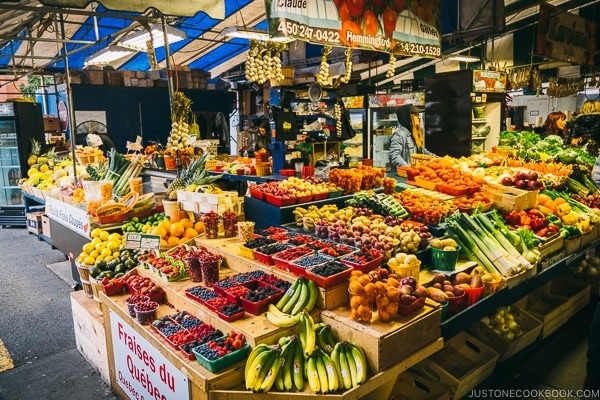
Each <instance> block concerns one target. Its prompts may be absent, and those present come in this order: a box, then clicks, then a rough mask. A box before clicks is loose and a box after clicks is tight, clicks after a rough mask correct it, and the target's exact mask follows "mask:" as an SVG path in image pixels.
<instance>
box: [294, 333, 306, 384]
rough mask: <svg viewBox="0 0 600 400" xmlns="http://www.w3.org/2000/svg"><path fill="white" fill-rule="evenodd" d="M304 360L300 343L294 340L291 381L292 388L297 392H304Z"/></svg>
mask: <svg viewBox="0 0 600 400" xmlns="http://www.w3.org/2000/svg"><path fill="white" fill-rule="evenodd" d="M305 362H306V360H305V359H304V354H303V349H302V343H300V340H299V339H297V340H295V343H294V359H293V364H292V379H293V381H294V387H295V388H296V390H298V391H302V390H304V364H305Z"/></svg>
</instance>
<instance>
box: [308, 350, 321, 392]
mask: <svg viewBox="0 0 600 400" xmlns="http://www.w3.org/2000/svg"><path fill="white" fill-rule="evenodd" d="M306 379H307V380H308V387H310V390H312V391H313V392H314V393H320V392H321V380H320V379H319V373H318V372H317V364H316V357H314V356H311V357H308V360H306Z"/></svg>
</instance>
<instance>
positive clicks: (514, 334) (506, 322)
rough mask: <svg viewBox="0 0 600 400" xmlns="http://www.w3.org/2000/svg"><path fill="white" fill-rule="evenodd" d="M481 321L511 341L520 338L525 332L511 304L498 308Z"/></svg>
mask: <svg viewBox="0 0 600 400" xmlns="http://www.w3.org/2000/svg"><path fill="white" fill-rule="evenodd" d="M481 322H483V323H484V324H485V325H486V326H487V327H489V328H490V329H491V330H493V331H494V333H496V334H497V335H499V336H502V337H503V338H504V339H506V340H508V341H509V342H512V341H513V340H515V339H518V338H520V337H521V336H523V333H524V332H523V329H521V326H520V325H519V323H518V322H517V321H516V320H515V315H514V310H513V309H512V308H511V306H505V307H500V308H498V309H497V310H496V311H495V312H494V313H493V314H491V315H488V316H486V317H484V318H482V320H481Z"/></svg>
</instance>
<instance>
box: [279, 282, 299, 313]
mask: <svg viewBox="0 0 600 400" xmlns="http://www.w3.org/2000/svg"><path fill="white" fill-rule="evenodd" d="M299 284H300V279H296V280H295V281H294V282H293V283H292V286H290V287H289V288H288V290H286V291H285V293H284V295H283V296H282V297H281V298H280V299H279V301H278V302H277V304H276V305H275V307H277V309H278V310H282V309H283V306H285V305H286V304H287V302H288V301H290V298H291V297H292V295H293V294H294V293H295V292H296V289H297V288H298V285H299Z"/></svg>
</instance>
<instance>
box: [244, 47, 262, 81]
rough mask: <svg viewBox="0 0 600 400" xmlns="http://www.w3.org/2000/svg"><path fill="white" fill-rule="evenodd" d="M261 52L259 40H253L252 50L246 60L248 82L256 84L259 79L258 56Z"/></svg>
mask: <svg viewBox="0 0 600 400" xmlns="http://www.w3.org/2000/svg"><path fill="white" fill-rule="evenodd" d="M258 52H259V42H258V40H255V39H252V40H251V41H250V50H248V55H247V58H246V79H247V80H248V82H256V80H257V78H258V68H257V65H256V56H257V54H258Z"/></svg>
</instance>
